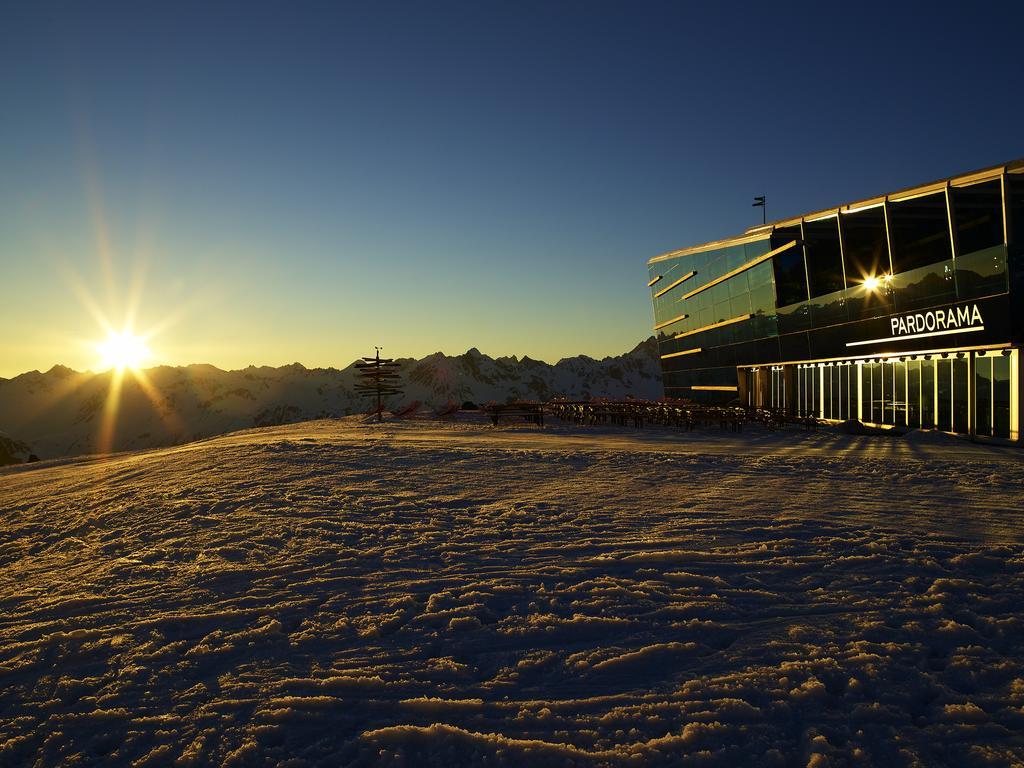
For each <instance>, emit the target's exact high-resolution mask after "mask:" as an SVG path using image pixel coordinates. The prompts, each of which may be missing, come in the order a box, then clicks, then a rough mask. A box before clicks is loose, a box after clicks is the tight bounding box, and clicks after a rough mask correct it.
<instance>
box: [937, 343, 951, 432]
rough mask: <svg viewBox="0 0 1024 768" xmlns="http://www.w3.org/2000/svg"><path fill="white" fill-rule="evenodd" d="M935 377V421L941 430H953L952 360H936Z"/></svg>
mask: <svg viewBox="0 0 1024 768" xmlns="http://www.w3.org/2000/svg"><path fill="white" fill-rule="evenodd" d="M935 363H936V365H935V378H936V382H937V389H938V397H937V398H936V403H935V423H936V425H937V426H938V428H939V429H941V430H942V431H943V432H951V431H953V361H952V360H936V361H935Z"/></svg>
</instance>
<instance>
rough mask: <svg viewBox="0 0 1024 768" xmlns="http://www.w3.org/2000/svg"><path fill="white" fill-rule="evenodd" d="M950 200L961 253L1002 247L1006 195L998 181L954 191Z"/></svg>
mask: <svg viewBox="0 0 1024 768" xmlns="http://www.w3.org/2000/svg"><path fill="white" fill-rule="evenodd" d="M950 197H951V202H952V206H953V222H954V224H955V226H956V244H957V250H958V252H959V253H961V254H966V253H974V252H975V251H983V250H985V249H986V248H992V247H993V246H996V245H1003V193H1002V183H1001V182H1000V180H999V179H994V180H993V181H986V182H983V183H981V184H972V185H971V186H969V187H953V188H952V189H951V190H950Z"/></svg>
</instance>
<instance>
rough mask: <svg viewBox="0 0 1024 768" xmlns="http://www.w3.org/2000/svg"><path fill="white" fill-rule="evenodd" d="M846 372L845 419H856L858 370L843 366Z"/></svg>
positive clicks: (851, 366) (853, 366) (853, 367)
mask: <svg viewBox="0 0 1024 768" xmlns="http://www.w3.org/2000/svg"><path fill="white" fill-rule="evenodd" d="M844 370H845V371H846V418H848V419H856V418H857V404H858V399H859V395H858V393H857V392H858V388H857V384H858V383H859V378H858V377H859V369H858V368H857V366H855V365H850V364H849V363H847V365H845V366H844Z"/></svg>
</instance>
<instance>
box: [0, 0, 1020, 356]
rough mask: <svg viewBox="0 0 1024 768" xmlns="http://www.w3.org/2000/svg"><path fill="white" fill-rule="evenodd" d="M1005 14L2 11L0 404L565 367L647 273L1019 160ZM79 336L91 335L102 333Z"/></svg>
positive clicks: (645, 331)
mask: <svg viewBox="0 0 1024 768" xmlns="http://www.w3.org/2000/svg"><path fill="white" fill-rule="evenodd" d="M1022 17H1024V12H1022V11H1021V10H1019V5H1018V4H1010V3H1005V4H985V3H979V4H974V5H967V4H960V5H956V6H953V5H951V6H950V7H949V8H945V7H940V6H938V5H935V4H913V3H900V4H896V3H889V4H886V5H870V4H863V3H860V4H851V5H849V6H845V7H844V6H839V5H827V4H826V5H822V4H820V3H817V4H804V5H780V4H762V5H760V6H753V5H750V6H747V5H745V4H715V3H707V4H699V5H698V4H692V5H691V4H684V3H658V2H655V3H625V2H623V3H592V2H588V3H530V2H524V3H511V2H509V3H497V2H480V3H469V2H466V3H412V2H409V3H388V2H373V3H364V4H344V3H323V4H318V3H246V4H228V3H215V4H206V3H202V4H188V3H174V4H171V3H165V4H156V3H131V4H123V5H119V4H108V3H95V4H84V3H80V4H70V3H67V4H57V3H46V2H42V3H24V4H18V3H13V4H12V3H6V4H4V5H3V6H2V8H0V97H2V99H3V101H2V103H3V104H4V108H3V110H2V118H0V289H2V292H3V293H2V296H3V300H2V304H0V319H2V321H3V324H4V327H5V329H6V332H5V340H4V341H2V342H0V376H11V375H14V374H17V373H19V372H21V371H24V370H29V369H32V368H39V369H42V370H45V369H47V368H49V367H50V366H51V365H53V364H55V363H64V364H68V365H72V366H73V367H76V368H88V367H90V366H94V365H95V364H96V353H95V342H96V341H97V340H99V339H100V338H101V337H102V336H103V330H102V326H101V323H99V322H98V320H97V318H98V317H102V318H105V319H106V321H107V322H109V323H110V324H112V325H113V326H115V327H121V325H122V324H123V323H124V322H125V319H126V317H127V316H128V314H129V306H130V305H132V303H133V301H132V297H134V299H135V303H136V304H137V312H136V313H135V316H134V327H135V328H136V330H137V331H147V330H152V329H156V330H157V331H158V332H156V333H154V334H153V336H152V337H151V338H150V340H149V345H150V347H151V349H152V351H153V360H152V362H154V363H159V362H167V363H172V364H184V363H191V362H209V363H213V364H215V365H218V366H221V367H241V366H245V365H248V364H250V363H252V364H257V365H258V364H272V365H278V364H282V363H287V362H292V361H298V362H301V363H303V364H305V365H308V366H321V365H345V364H347V363H348V362H350V361H351V360H352V359H353V358H354V357H356V356H358V355H360V354H363V353H365V352H367V351H371V350H372V347H373V346H374V345H375V344H378V345H383V346H384V348H385V352H386V353H388V354H392V355H396V356H406V355H413V356H420V355H423V354H427V353H430V352H433V351H437V350H443V351H445V352H448V353H452V354H457V353H461V352H463V351H465V350H466V349H467V348H469V347H471V346H476V347H479V348H480V349H481V350H482V351H484V352H487V353H489V354H492V355H511V354H516V355H523V354H528V355H530V356H531V357H535V358H541V359H547V360H551V361H554V360H557V359H558V358H559V357H562V356H569V355H575V354H581V353H582V354H588V355H592V356H597V357H600V356H604V355H610V354H617V353H619V352H622V351H624V350H626V349H628V348H630V347H632V346H633V345H634V344H636V343H637V342H639V341H640V340H641V339H643V338H645V337H646V336H647V335H649V333H650V331H649V329H650V326H651V322H652V321H651V308H650V302H649V294H648V291H647V289H646V287H645V282H646V268H645V262H646V260H647V258H649V257H650V256H653V255H656V254H658V253H660V252H663V251H665V250H669V249H671V248H677V247H682V246H685V245H691V244H695V243H699V242H703V241H706V240H711V239H716V238H719V237H724V236H728V235H732V234H736V233H738V232H740V231H742V230H743V229H745V228H746V227H747V226H749V225H751V224H753V223H756V222H757V221H759V216H760V214H759V212H758V211H757V210H756V209H752V208H751V207H750V199H751V196H752V195H754V194H766V195H767V196H768V205H769V208H768V215H769V218H778V217H783V216H789V215H795V214H799V213H802V212H805V211H810V210H814V209H819V208H823V207H826V206H829V205H834V204H838V203H841V202H844V201H848V200H852V199H856V198H858V197H866V196H869V195H873V194H878V193H882V192H886V191H891V190H893V189H896V188H899V187H902V186H907V185H910V184H915V183H918V182H925V181H929V180H931V179H934V178H939V177H942V176H947V175H950V174H953V173H957V172H961V171H966V170H970V169H973V168H976V167H981V166H985V165H992V164H996V163H999V162H1001V161H1003V160H1008V159H1011V158H1015V157H1018V156H1021V155H1024V141H1022V138H1021V136H1022V134H1021V129H1020V126H1021V124H1022V118H1024V105H1022V103H1021V100H1020V99H1019V98H1017V96H1018V95H1019V92H1020V82H1021V76H1022V73H1024V66H1022V65H1024V62H1022V59H1021V56H1020V54H1019V53H1016V52H1015V51H1016V48H1017V45H1016V42H1015V39H1016V36H1017V35H1016V33H1017V31H1019V29H1020V22H1021V21H1022V20H1024V18H1022ZM90 307H91V309H90Z"/></svg>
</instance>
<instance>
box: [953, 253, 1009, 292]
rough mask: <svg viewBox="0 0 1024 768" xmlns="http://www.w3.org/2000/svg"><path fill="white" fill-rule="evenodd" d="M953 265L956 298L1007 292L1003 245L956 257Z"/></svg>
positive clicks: (1007, 281) (1007, 278) (1007, 280)
mask: <svg viewBox="0 0 1024 768" xmlns="http://www.w3.org/2000/svg"><path fill="white" fill-rule="evenodd" d="M953 263H954V264H955V265H956V291H957V296H958V297H959V298H961V299H975V298H980V297H982V296H992V295H994V294H997V293H1006V291H1007V290H1009V274H1008V272H1007V269H1006V246H1005V245H994V246H992V247H991V248H986V249H984V250H981V251H974V252H973V253H968V254H964V255H962V256H958V257H957V258H956V261H954V262H953Z"/></svg>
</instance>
